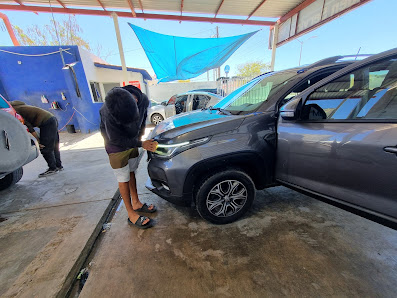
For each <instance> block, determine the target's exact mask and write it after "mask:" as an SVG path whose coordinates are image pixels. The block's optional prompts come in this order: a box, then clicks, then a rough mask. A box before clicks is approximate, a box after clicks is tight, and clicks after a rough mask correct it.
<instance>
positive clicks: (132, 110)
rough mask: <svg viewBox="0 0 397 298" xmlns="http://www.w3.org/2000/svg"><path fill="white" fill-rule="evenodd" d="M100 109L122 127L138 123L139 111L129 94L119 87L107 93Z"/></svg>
mask: <svg viewBox="0 0 397 298" xmlns="http://www.w3.org/2000/svg"><path fill="white" fill-rule="evenodd" d="M102 108H104V109H105V110H106V111H107V114H108V115H109V116H110V117H111V118H112V119H113V120H114V121H115V122H116V123H119V124H122V125H129V124H133V123H137V122H138V123H139V111H138V106H137V103H136V101H135V99H134V98H133V97H132V95H131V94H130V92H128V91H127V90H124V89H122V88H120V87H115V88H113V89H112V90H110V91H109V92H108V94H107V95H106V97H105V104H104V105H103V107H102Z"/></svg>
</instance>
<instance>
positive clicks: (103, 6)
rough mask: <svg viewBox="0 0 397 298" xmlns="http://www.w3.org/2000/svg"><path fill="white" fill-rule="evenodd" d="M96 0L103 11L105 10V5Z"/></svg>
mask: <svg viewBox="0 0 397 298" xmlns="http://www.w3.org/2000/svg"><path fill="white" fill-rule="evenodd" d="M96 1H98V3H99V5H100V6H102V9H103V10H104V11H106V8H105V5H103V3H102V2H101V0H96Z"/></svg>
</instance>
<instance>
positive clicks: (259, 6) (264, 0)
mask: <svg viewBox="0 0 397 298" xmlns="http://www.w3.org/2000/svg"><path fill="white" fill-rule="evenodd" d="M265 2H266V0H263V1H262V2H261V3H259V4H258V6H257V7H255V9H254V10H253V11H252V12H251V13H250V14H249V15H248V18H247V20H248V19H249V18H250V17H252V15H253V14H254V13H256V12H257V11H258V9H259V8H261V6H262V5H263V3H265Z"/></svg>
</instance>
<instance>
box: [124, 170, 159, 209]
mask: <svg viewBox="0 0 397 298" xmlns="http://www.w3.org/2000/svg"><path fill="white" fill-rule="evenodd" d="M129 186H130V194H131V199H132V206H133V209H134V210H136V209H139V208H142V206H143V204H142V203H141V201H140V200H139V197H138V190H137V188H136V178H135V172H130V182H129ZM153 208H154V206H153V204H151V205H150V206H149V210H152V209H153Z"/></svg>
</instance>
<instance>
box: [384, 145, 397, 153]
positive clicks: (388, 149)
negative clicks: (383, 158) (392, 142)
mask: <svg viewBox="0 0 397 298" xmlns="http://www.w3.org/2000/svg"><path fill="white" fill-rule="evenodd" d="M383 150H384V151H386V152H389V153H394V154H397V146H394V147H392V146H388V147H385V148H383Z"/></svg>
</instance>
